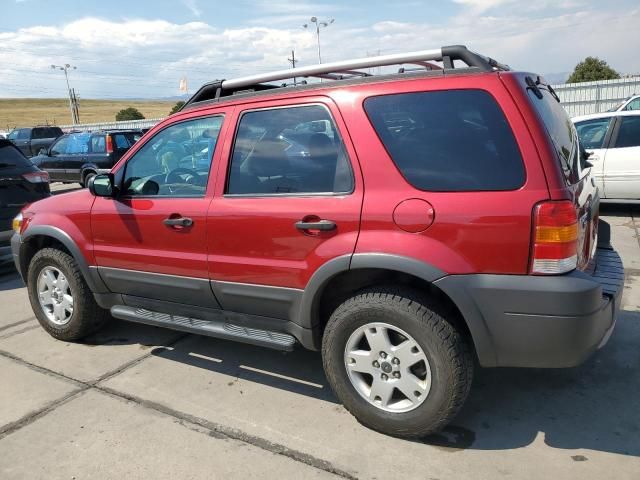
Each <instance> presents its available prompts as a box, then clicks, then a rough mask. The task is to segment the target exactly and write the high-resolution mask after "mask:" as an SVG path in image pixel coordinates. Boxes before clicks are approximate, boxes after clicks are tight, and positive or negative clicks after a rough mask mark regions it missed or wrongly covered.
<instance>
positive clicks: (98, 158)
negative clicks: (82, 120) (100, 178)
mask: <svg viewBox="0 0 640 480" xmlns="http://www.w3.org/2000/svg"><path fill="white" fill-rule="evenodd" d="M141 136H142V132H140V131H139V130H113V131H100V132H76V133H70V134H67V135H63V136H62V137H60V138H58V140H56V141H55V142H54V143H53V145H51V148H49V149H48V150H46V151H42V152H41V154H40V155H38V156H36V157H33V158H32V161H33V163H34V165H37V166H38V167H40V168H41V169H42V170H45V171H46V172H49V175H50V177H51V181H52V182H64V183H76V182H77V183H80V185H82V186H86V185H87V182H88V181H89V179H90V178H93V177H94V176H95V175H97V174H100V173H106V172H108V171H109V170H110V169H111V167H113V166H114V165H115V164H116V162H117V161H118V160H120V158H121V157H122V155H124V153H125V152H126V151H127V150H129V148H130V147H131V146H132V145H133V144H134V143H135V142H136V141H137V140H138V139H139V138H140V137H141Z"/></svg>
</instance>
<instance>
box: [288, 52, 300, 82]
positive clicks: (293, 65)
mask: <svg viewBox="0 0 640 480" xmlns="http://www.w3.org/2000/svg"><path fill="white" fill-rule="evenodd" d="M287 60H288V61H289V63H291V68H293V69H294V70H295V68H296V62H299V60H296V51H295V50H291V58H287ZM296 85H298V79H297V78H296V77H293V86H294V87H295V86H296Z"/></svg>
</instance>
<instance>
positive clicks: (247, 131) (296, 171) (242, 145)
mask: <svg viewBox="0 0 640 480" xmlns="http://www.w3.org/2000/svg"><path fill="white" fill-rule="evenodd" d="M309 125H314V127H310V128H307V127H309ZM351 190H353V175H352V173H351V168H350V165H349V160H348V158H347V154H346V151H345V148H344V145H343V143H342V139H341V138H340V136H339V135H338V132H337V130H336V128H335V124H334V122H333V119H332V118H331V115H330V114H329V111H328V110H327V109H326V108H325V107H323V106H320V105H309V106H303V107H294V108H278V109H273V110H260V111H256V112H248V113H245V114H244V115H243V116H242V118H241V119H240V124H239V125H238V131H237V133H236V138H235V143H234V147H233V153H232V157H231V166H230V172H229V181H228V184H227V193H229V194H259V195H265V194H266V195H270V194H287V193H348V192H350V191H351Z"/></svg>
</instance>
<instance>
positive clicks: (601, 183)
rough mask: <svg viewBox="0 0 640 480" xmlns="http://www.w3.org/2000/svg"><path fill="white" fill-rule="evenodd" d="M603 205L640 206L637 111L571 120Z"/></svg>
mask: <svg viewBox="0 0 640 480" xmlns="http://www.w3.org/2000/svg"><path fill="white" fill-rule="evenodd" d="M572 121H573V123H574V124H575V126H576V130H577V131H578V136H579V137H580V144H581V145H582V146H583V147H584V149H585V150H586V151H587V152H589V153H590V154H591V155H590V156H589V162H590V163H591V164H592V165H593V167H592V174H593V177H594V179H595V181H596V183H597V186H598V189H599V191H600V198H601V200H603V201H608V202H618V203H640V110H635V111H633V110H628V111H627V110H625V111H618V112H606V113H594V114H591V115H583V116H580V117H574V118H573V119H572Z"/></svg>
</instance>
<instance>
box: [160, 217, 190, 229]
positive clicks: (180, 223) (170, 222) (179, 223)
mask: <svg viewBox="0 0 640 480" xmlns="http://www.w3.org/2000/svg"><path fill="white" fill-rule="evenodd" d="M162 223H164V224H165V225H166V226H168V227H190V226H191V225H193V220H192V219H190V218H188V217H177V218H171V217H169V218H165V219H164V220H163V221H162Z"/></svg>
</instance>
